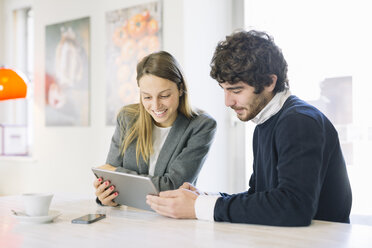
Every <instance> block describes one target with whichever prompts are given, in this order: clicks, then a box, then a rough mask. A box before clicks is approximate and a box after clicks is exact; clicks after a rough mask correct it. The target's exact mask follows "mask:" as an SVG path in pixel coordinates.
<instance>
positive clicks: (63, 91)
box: [45, 17, 90, 126]
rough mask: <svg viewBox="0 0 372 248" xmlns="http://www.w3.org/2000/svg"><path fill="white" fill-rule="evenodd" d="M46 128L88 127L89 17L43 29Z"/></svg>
mask: <svg viewBox="0 0 372 248" xmlns="http://www.w3.org/2000/svg"><path fill="white" fill-rule="evenodd" d="M45 54H46V58H45V122H46V126H88V125H89V85H90V76H89V75H90V73H89V71H90V63H89V61H90V23H89V17H86V18H81V19H77V20H72V21H68V22H63V23H58V24H53V25H48V26H46V29H45Z"/></svg>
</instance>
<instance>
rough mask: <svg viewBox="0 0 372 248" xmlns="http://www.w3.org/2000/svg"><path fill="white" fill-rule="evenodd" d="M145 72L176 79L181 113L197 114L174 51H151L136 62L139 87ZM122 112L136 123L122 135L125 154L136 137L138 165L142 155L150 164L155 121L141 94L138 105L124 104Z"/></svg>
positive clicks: (188, 116) (187, 115) (185, 114)
mask: <svg viewBox="0 0 372 248" xmlns="http://www.w3.org/2000/svg"><path fill="white" fill-rule="evenodd" d="M145 75H154V76H157V77H160V78H164V79H168V80H169V81H172V82H174V83H175V84H176V85H177V88H178V90H180V91H181V96H180V99H179V106H178V112H180V113H182V114H183V115H184V116H186V118H188V119H191V118H193V117H194V116H195V115H196V113H195V112H194V111H193V110H192V108H191V105H190V103H189V98H188V94H187V93H188V91H187V85H186V81H185V79H184V76H183V73H182V71H181V69H180V66H179V64H178V63H177V61H176V59H175V58H174V57H173V56H172V55H171V54H169V53H168V52H165V51H160V52H156V53H152V54H149V55H147V56H146V57H144V58H143V59H142V60H141V61H140V62H139V63H138V64H137V85H138V86H139V80H140V79H141V78H142V77H143V76H145ZM121 111H125V112H126V113H127V114H129V115H131V117H132V119H133V120H134V123H133V125H131V127H130V129H129V130H127V131H125V136H124V137H123V143H122V155H124V153H125V151H126V150H127V148H128V146H129V145H130V144H131V143H132V142H133V141H134V140H135V139H137V146H136V159H137V164H138V161H139V157H140V155H141V156H142V158H143V160H144V161H145V162H146V163H148V162H149V159H150V155H151V154H152V152H153V147H152V128H153V122H154V120H153V118H152V117H151V115H150V114H149V113H147V111H146V110H145V108H144V107H143V104H142V99H141V97H140V103H139V104H132V105H128V106H125V107H124V108H123V109H122V110H121ZM123 128H125V127H123Z"/></svg>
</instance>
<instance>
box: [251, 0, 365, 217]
mask: <svg viewBox="0 0 372 248" xmlns="http://www.w3.org/2000/svg"><path fill="white" fill-rule="evenodd" d="M368 10H369V8H368V1H321V0H315V1H290V0H282V1H275V0H265V1H259V0H246V1H245V25H246V28H247V29H258V30H264V31H267V32H269V33H270V34H271V35H272V36H273V37H274V39H275V42H276V43H277V45H278V46H279V47H281V48H282V51H283V53H284V56H285V58H286V60H287V62H288V76H289V84H290V87H291V91H292V94H294V95H297V96H299V97H300V98H302V99H304V100H306V101H308V102H309V103H311V104H313V105H315V106H316V107H318V108H319V109H320V110H322V112H324V113H325V114H326V115H327V116H328V118H329V119H331V121H332V123H333V124H334V125H335V127H336V129H337V131H338V133H339V137H340V142H341V146H342V150H343V153H344V157H345V160H346V163H347V169H348V172H349V178H350V182H351V186H352V190H353V208H352V214H353V215H359V214H361V215H372V199H371V197H369V195H370V192H369V191H370V189H371V188H372V181H371V180H370V179H369V177H370V174H371V172H372V166H371V163H369V162H368V161H369V159H370V158H369V154H370V152H371V148H372V115H371V114H369V113H370V112H371V111H370V106H371V104H372V100H371V98H370V96H369V94H370V92H371V91H372V84H371V82H370V76H369V75H368V73H369V71H370V68H369V67H370V58H371V55H372V48H371V46H370V44H371V42H372V32H371V31H370V27H369V23H371V22H372V16H371V15H369V14H368V12H367V11H368ZM253 128H254V127H253V125H251V124H249V125H247V133H248V136H247V146H248V147H249V146H250V147H251V135H252V134H251V133H252V130H253ZM248 149H249V148H247V150H248ZM247 157H249V158H248V161H247V169H248V170H250V171H252V169H251V168H250V167H251V165H252V154H251V153H249V154H247Z"/></svg>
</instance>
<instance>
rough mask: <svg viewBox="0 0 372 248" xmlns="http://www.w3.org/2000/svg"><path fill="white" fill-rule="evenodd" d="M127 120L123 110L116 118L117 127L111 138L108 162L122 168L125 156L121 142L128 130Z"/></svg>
mask: <svg viewBox="0 0 372 248" xmlns="http://www.w3.org/2000/svg"><path fill="white" fill-rule="evenodd" d="M127 122H128V120H126V116H125V112H121V113H120V114H119V115H118V117H117V119H116V127H115V132H114V135H113V136H112V139H111V144H110V149H109V152H108V154H107V159H106V164H110V165H112V166H115V167H118V168H120V167H121V166H122V164H123V156H122V155H121V143H122V142H123V136H124V135H125V131H126V130H127V127H126V126H127Z"/></svg>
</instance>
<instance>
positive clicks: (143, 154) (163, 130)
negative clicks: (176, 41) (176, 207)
mask: <svg viewBox="0 0 372 248" xmlns="http://www.w3.org/2000/svg"><path fill="white" fill-rule="evenodd" d="M137 83H138V86H139V89H140V103H139V104H133V105H128V106H125V107H123V109H122V110H121V111H120V113H119V114H118V117H117V125H116V130H115V133H114V135H113V137H112V141H111V146H110V151H109V154H108V157H107V160H106V165H104V166H101V167H100V168H103V169H107V170H115V171H119V172H125V173H131V174H138V175H143V176H148V177H150V178H151V180H152V182H153V183H154V185H155V187H156V188H157V189H158V190H159V191H164V190H171V189H177V188H178V187H179V186H181V185H182V183H183V182H195V181H196V179H197V176H198V174H199V171H200V169H201V167H202V165H203V163H204V160H205V158H206V156H207V153H208V150H209V147H210V145H211V143H212V140H213V137H214V133H215V130H216V122H215V120H214V119H212V118H211V117H210V116H209V115H207V114H205V113H203V112H200V111H199V112H194V111H193V110H192V109H191V106H190V104H189V100H188V91H187V87H186V82H185V80H184V77H183V75H182V72H181V70H180V67H179V65H178V63H177V61H176V60H175V59H174V58H173V56H172V55H170V54H169V53H167V52H165V51H161V52H157V53H152V54H150V55H148V56H146V57H144V58H143V59H142V60H141V61H140V62H139V63H138V65H137ZM108 186H109V183H106V182H102V179H100V178H99V179H96V180H95V181H94V187H95V188H96V196H97V202H99V203H102V204H103V205H109V206H115V205H116V203H114V202H113V199H114V198H115V197H117V195H118V193H117V192H115V186H110V187H108Z"/></svg>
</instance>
